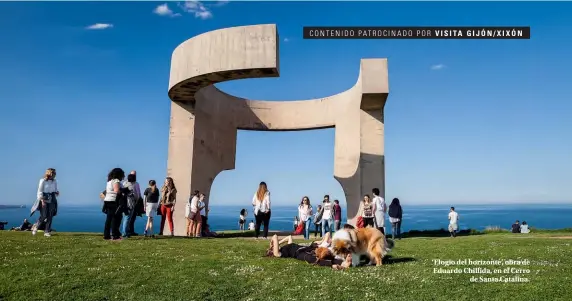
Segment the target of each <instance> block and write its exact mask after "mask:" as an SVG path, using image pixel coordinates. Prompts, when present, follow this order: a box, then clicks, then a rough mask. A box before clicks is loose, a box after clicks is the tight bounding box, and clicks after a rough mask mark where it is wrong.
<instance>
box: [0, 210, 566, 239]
mask: <svg viewBox="0 0 572 301" xmlns="http://www.w3.org/2000/svg"><path fill="white" fill-rule="evenodd" d="M242 208H243V207H241V206H211V207H210V212H209V216H208V217H209V218H208V224H209V225H210V227H211V229H212V230H213V231H221V230H237V229H238V217H239V213H240V210H241V209H242ZM249 209H251V208H250V207H247V210H249ZM455 209H456V211H457V212H458V213H459V227H460V229H477V230H483V229H485V228H486V227H488V226H499V227H501V228H505V229H508V228H510V226H511V224H512V223H514V221H515V220H520V221H521V222H522V221H526V222H527V223H528V224H529V225H530V226H531V227H535V228H540V229H561V228H571V227H572V204H522V205H518V204H507V205H502V204H494V205H459V206H456V207H455ZM342 210H343V211H342V212H345V208H343V207H342ZM297 212H298V211H297V207H296V205H294V206H274V207H273V208H272V217H271V220H270V230H279V231H290V230H293V227H294V217H295V216H296V215H297ZM448 213H449V206H447V205H409V206H407V205H405V206H403V222H402V232H405V231H409V230H435V229H441V228H445V229H446V228H447V225H448V219H447V215H448ZM38 215H39V214H38V213H36V214H35V215H34V216H33V217H31V218H30V209H29V208H4V209H0V221H5V222H8V224H7V225H6V226H5V228H6V229H10V228H12V227H17V226H19V225H20V224H21V223H22V221H23V219H24V218H28V219H29V220H30V221H31V222H35V221H36V219H37V218H38ZM253 219H254V217H253V216H252V213H251V212H250V210H249V215H248V216H247V222H250V220H253ZM104 221H105V215H104V214H103V213H102V212H101V207H100V206H69V205H66V204H60V205H59V207H58V215H57V216H56V217H54V220H53V225H52V228H53V229H54V230H55V231H59V232H103V224H104ZM344 222H345V221H344ZM135 227H136V232H139V233H142V232H143V230H144V227H145V218H141V217H139V218H137V220H136V223H135ZM312 230H313V229H312Z"/></svg>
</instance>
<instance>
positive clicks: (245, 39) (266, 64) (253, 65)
mask: <svg viewBox="0 0 572 301" xmlns="http://www.w3.org/2000/svg"><path fill="white" fill-rule="evenodd" d="M278 41H279V36H278V31H277V29H276V25H274V24H270V25H252V26H240V27H231V28H225V29H219V30H215V31H210V32H206V33H203V34H201V35H198V36H196V37H193V38H190V39H188V40H186V41H185V42H183V43H182V44H180V45H179V46H178V47H177V48H176V49H175V51H173V56H172V58H171V77H170V79H169V98H171V100H172V101H175V102H182V103H189V104H193V103H194V102H195V94H196V92H197V91H199V90H200V89H202V88H204V87H207V86H210V85H212V84H216V83H219V82H223V81H227V80H234V79H243V78H260V77H278V76H279V74H280V73H279V68H280V67H279V64H280V63H279V54H278Z"/></svg>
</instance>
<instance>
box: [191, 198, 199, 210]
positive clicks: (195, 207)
mask: <svg viewBox="0 0 572 301" xmlns="http://www.w3.org/2000/svg"><path fill="white" fill-rule="evenodd" d="M190 204H191V212H192V213H197V210H199V197H198V196H194V197H192V198H191V203H190Z"/></svg>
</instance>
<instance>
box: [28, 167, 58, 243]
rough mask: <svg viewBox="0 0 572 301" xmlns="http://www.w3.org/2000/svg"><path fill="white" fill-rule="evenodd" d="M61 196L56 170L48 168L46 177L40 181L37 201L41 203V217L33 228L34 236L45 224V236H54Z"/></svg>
mask: <svg viewBox="0 0 572 301" xmlns="http://www.w3.org/2000/svg"><path fill="white" fill-rule="evenodd" d="M59 195H60V191H59V190H58V182H57V181H56V170H55V169H53V168H48V169H47V170H46V172H45V173H44V176H43V177H42V178H41V179H40V184H39V186H38V193H37V199H38V201H39V204H38V205H39V206H41V208H40V217H39V218H38V221H37V222H36V224H35V225H34V227H33V230H32V235H36V233H37V231H38V227H39V226H40V224H41V223H44V222H45V228H44V236H46V237H50V236H52V233H51V232H52V219H53V217H54V215H55V214H56V210H57V206H58V200H57V198H56V197H57V196H59Z"/></svg>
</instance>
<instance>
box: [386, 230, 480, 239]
mask: <svg viewBox="0 0 572 301" xmlns="http://www.w3.org/2000/svg"><path fill="white" fill-rule="evenodd" d="M483 234H485V233H484V232H481V231H478V230H475V229H464V230H460V231H457V236H470V235H483ZM449 236H451V233H449V231H448V230H445V229H438V230H411V231H408V232H405V233H402V234H401V237H402V238H411V237H449ZM388 237H389V235H388Z"/></svg>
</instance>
